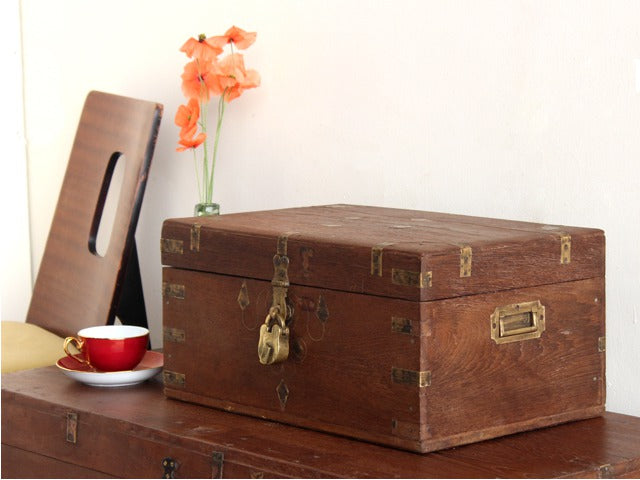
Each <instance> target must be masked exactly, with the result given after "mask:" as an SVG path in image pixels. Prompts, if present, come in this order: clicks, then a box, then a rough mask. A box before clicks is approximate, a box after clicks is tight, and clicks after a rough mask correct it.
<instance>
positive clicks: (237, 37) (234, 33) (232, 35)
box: [207, 25, 258, 50]
mask: <svg viewBox="0 0 640 480" xmlns="http://www.w3.org/2000/svg"><path fill="white" fill-rule="evenodd" d="M257 35H258V34H257V33H256V32H245V31H244V30H242V29H241V28H238V27H236V26H235V25H234V26H233V27H231V28H230V29H229V30H227V31H226V32H225V34H224V35H220V36H216V37H211V38H208V39H207V42H209V44H211V45H214V46H216V47H219V48H222V47H224V46H225V45H226V44H228V43H233V44H234V45H235V46H236V47H237V48H239V49H240V50H244V49H246V48H249V47H250V46H251V45H253V42H255V41H256V36H257Z"/></svg>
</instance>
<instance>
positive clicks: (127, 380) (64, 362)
mask: <svg viewBox="0 0 640 480" xmlns="http://www.w3.org/2000/svg"><path fill="white" fill-rule="evenodd" d="M163 363H164V355H162V353H160V352H153V351H151V350H149V351H147V353H145V354H144V357H143V358H142V361H141V362H140V363H139V364H138V366H137V367H136V368H134V369H133V370H126V371H121V372H100V371H97V370H95V369H94V368H93V367H91V366H89V365H87V364H85V363H82V362H80V361H78V360H76V359H75V358H73V357H68V356H65V357H62V358H61V359H60V360H58V361H57V362H56V366H57V367H58V368H59V369H60V370H62V373H64V374H65V375H67V376H68V377H71V378H73V379H74V380H77V381H78V382H82V383H84V384H86V385H91V386H92V387H125V386H129V385H136V384H138V383H142V382H144V381H145V380H149V379H150V378H151V377H153V376H154V375H156V374H157V373H158V372H159V371H160V370H161V369H162V365H163Z"/></svg>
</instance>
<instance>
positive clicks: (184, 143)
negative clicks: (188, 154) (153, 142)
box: [176, 125, 207, 152]
mask: <svg viewBox="0 0 640 480" xmlns="http://www.w3.org/2000/svg"><path fill="white" fill-rule="evenodd" d="M197 129H198V127H197V125H194V126H193V128H190V129H184V128H183V129H182V130H180V139H179V140H178V144H179V145H180V146H179V147H177V148H176V152H184V151H185V150H187V149H188V148H196V147H198V146H200V144H201V143H202V142H204V141H205V139H206V138H207V134H206V133H204V132H200V133H199V134H198V135H197V136H196V137H194V135H195V134H196V131H197Z"/></svg>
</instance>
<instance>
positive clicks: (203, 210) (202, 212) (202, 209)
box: [193, 203, 220, 217]
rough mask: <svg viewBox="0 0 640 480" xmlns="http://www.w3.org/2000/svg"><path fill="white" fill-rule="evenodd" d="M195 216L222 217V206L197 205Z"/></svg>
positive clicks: (214, 204) (212, 204)
mask: <svg viewBox="0 0 640 480" xmlns="http://www.w3.org/2000/svg"><path fill="white" fill-rule="evenodd" d="M193 215H194V216H196V217H210V216H212V215H220V205H218V204H217V203H196V207H195V209H194V211H193Z"/></svg>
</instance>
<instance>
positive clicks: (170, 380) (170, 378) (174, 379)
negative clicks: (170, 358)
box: [162, 370, 186, 387]
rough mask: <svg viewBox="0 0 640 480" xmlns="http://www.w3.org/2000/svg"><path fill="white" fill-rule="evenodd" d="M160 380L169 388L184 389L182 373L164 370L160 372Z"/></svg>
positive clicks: (184, 381)
mask: <svg viewBox="0 0 640 480" xmlns="http://www.w3.org/2000/svg"><path fill="white" fill-rule="evenodd" d="M162 379H163V380H164V384H165V385H166V386H169V387H184V385H185V383H186V376H185V374H184V373H178V372H172V371H170V370H164V371H163V372H162Z"/></svg>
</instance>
